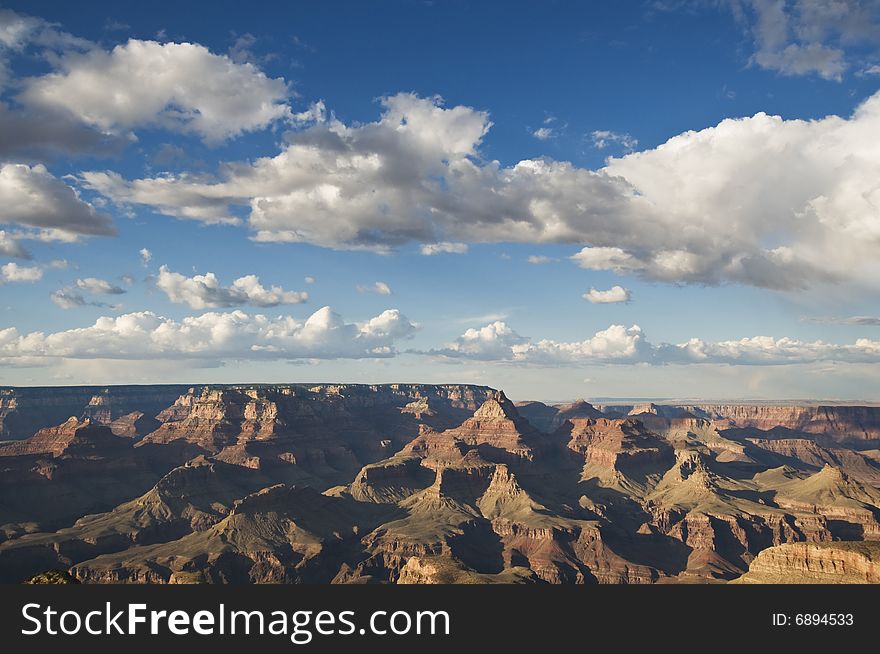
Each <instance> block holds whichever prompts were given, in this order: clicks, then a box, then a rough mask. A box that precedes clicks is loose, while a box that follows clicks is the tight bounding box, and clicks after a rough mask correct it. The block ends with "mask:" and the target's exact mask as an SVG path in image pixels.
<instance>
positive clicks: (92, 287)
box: [74, 277, 125, 295]
mask: <svg viewBox="0 0 880 654" xmlns="http://www.w3.org/2000/svg"><path fill="white" fill-rule="evenodd" d="M74 286H76V288H78V289H80V290H81V291H84V292H86V293H91V294H92V295H121V294H123V293H125V289H123V288H120V287H119V286H116V285H114V284H111V283H110V282H108V281H107V280H106V279H98V278H96V277H86V278H85V279H77V280H76V282H74Z"/></svg>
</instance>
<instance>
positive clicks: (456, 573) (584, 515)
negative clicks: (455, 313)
mask: <svg viewBox="0 0 880 654" xmlns="http://www.w3.org/2000/svg"><path fill="white" fill-rule="evenodd" d="M138 389H142V390H143V394H144V397H143V399H139V397H138V394H137V392H136V391H137V390H138ZM171 389H172V390H173V391H174V393H171V391H170V390H169V389H168V387H118V388H116V387H109V388H88V389H79V388H77V389H60V390H58V391H57V393H55V394H54V395H53V394H51V393H48V392H47V391H46V390H45V389H3V390H0V424H2V425H4V427H2V428H3V429H7V430H10V429H11V430H12V431H11V432H8V433H7V436H13V438H10V439H7V440H6V441H5V442H3V443H0V581H7V582H8V581H12V582H17V581H22V580H24V579H26V578H29V577H32V576H34V575H38V576H39V575H40V573H44V572H47V571H50V570H69V571H71V573H72V574H73V577H75V578H76V579H77V580H79V581H81V582H84V583H94V582H102V583H106V582H113V583H117V582H125V583H130V582H134V583H140V582H149V583H263V582H271V583H276V582H278V583H299V582H309V583H311V582H315V583H402V584H406V583H584V584H587V583H628V584H630V583H692V582H723V581H730V580H734V579H737V580H739V581H740V582H742V583H748V582H760V581H767V580H772V579H780V578H783V577H784V578H786V579H803V580H805V581H808V582H813V581H815V582H817V583H818V582H822V581H829V580H834V581H857V580H862V581H864V580H873V579H875V577H874V576H872V575H876V570H874V568H875V567H876V565H875V564H876V556H875V548H874V543H876V542H880V490H878V485H880V454H878V452H880V447H878V445H880V439H878V434H880V432H878V431H877V428H876V419H877V412H878V409H875V408H873V407H851V406H837V407H820V406H775V407H774V406H770V405H750V406H747V405H726V404H717V405H680V406H679V405H664V404H640V405H606V406H596V405H593V404H590V403H588V402H586V401H583V400H579V401H577V402H574V403H572V404H566V405H558V406H550V405H547V404H543V403H540V402H521V403H519V404H518V405H515V404H514V403H512V402H511V401H510V400H509V399H508V398H507V397H506V396H505V395H504V393H502V392H500V391H496V390H493V389H489V388H486V387H479V386H466V385H441V386H430V385H421V384H388V385H359V384H339V385H335V384H283V385H259V386H248V385H216V386H215V385H212V386H200V387H192V388H180V387H171ZM40 402H43V406H42V409H40ZM62 408H63V409H64V410H65V412H66V414H65V415H64V416H63V417H61V418H59V419H58V420H57V421H55V422H54V424H45V421H46V416H52V415H56V413H53V412H57V411H60V410H61V409H62ZM41 410H42V411H43V413H44V414H45V415H43V416H42V417H41V416H40V415H38V414H39V413H40V411H41ZM27 425H32V426H36V428H35V429H33V431H31V432H30V433H25V432H23V431H21V430H22V429H25V430H27V429H30V427H27ZM12 432H14V433H12ZM872 548H874V549H872ZM47 578H48V577H47Z"/></svg>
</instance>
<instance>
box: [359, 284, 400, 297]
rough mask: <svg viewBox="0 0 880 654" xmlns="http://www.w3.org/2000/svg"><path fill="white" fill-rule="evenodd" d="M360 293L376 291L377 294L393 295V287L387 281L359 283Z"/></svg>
mask: <svg viewBox="0 0 880 654" xmlns="http://www.w3.org/2000/svg"><path fill="white" fill-rule="evenodd" d="M356 288H357V291H358V293H376V294H377V295H391V287H390V286H388V284H386V283H385V282H376V283H375V284H372V285H370V286H362V285H358V286H357V287H356Z"/></svg>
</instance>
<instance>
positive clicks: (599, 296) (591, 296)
mask: <svg viewBox="0 0 880 654" xmlns="http://www.w3.org/2000/svg"><path fill="white" fill-rule="evenodd" d="M583 298H584V299H585V300H586V301H587V302H591V303H592V304H613V303H615V302H629V301H630V298H631V293H630V292H629V290H627V289H625V288H623V286H612V287H611V288H609V289H608V290H607V291H600V290H597V289H595V288H591V289H590V290H589V291H587V292H586V293H584V295H583Z"/></svg>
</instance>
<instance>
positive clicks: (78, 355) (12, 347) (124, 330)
mask: <svg viewBox="0 0 880 654" xmlns="http://www.w3.org/2000/svg"><path fill="white" fill-rule="evenodd" d="M416 329H417V325H415V324H414V323H411V322H410V321H409V320H407V318H406V317H405V316H404V315H403V314H401V313H400V311H398V310H397V309H388V310H386V311H384V312H383V313H381V314H380V315H378V316H376V317H374V318H372V319H370V320H368V321H366V322H364V323H347V322H345V321H344V320H343V319H342V317H341V316H339V315H338V314H336V313H334V312H333V311H331V309H330V308H329V307H324V308H322V309H319V310H318V311H316V312H315V313H313V314H312V315H311V316H310V317H309V318H307V319H306V320H303V321H301V320H297V319H296V318H294V317H292V316H282V317H278V318H269V317H267V316H264V315H250V314H247V313H245V312H243V311H232V312H229V313H213V312H212V313H205V314H203V315H200V316H190V317H187V318H184V319H182V320H179V321H177V320H172V319H170V318H165V317H162V316H159V315H156V314H155V313H152V312H149V311H143V312H138V313H129V314H125V315H121V316H118V317H115V318H112V317H102V318H99V319H98V320H97V321H96V322H95V324H94V325H92V326H89V327H83V328H79V329H69V330H66V331H60V332H55V333H51V334H44V333H42V332H32V333H29V334H20V333H19V332H18V331H17V330H16V329H15V328H9V329H3V330H0V360H2V361H9V362H15V361H16V360H17V359H26V360H27V361H28V362H36V363H41V362H42V363H49V361H50V360H51V359H57V358H69V359H101V358H108V359H128V360H139V359H143V360H152V359H175V358H181V357H185V358H190V359H206V360H224V359H300V358H309V359H333V358H373V357H390V356H394V355H395V354H396V349H395V344H396V342H397V341H399V340H403V339H406V338H409V337H410V336H412V334H413V333H414V332H415V330H416Z"/></svg>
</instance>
